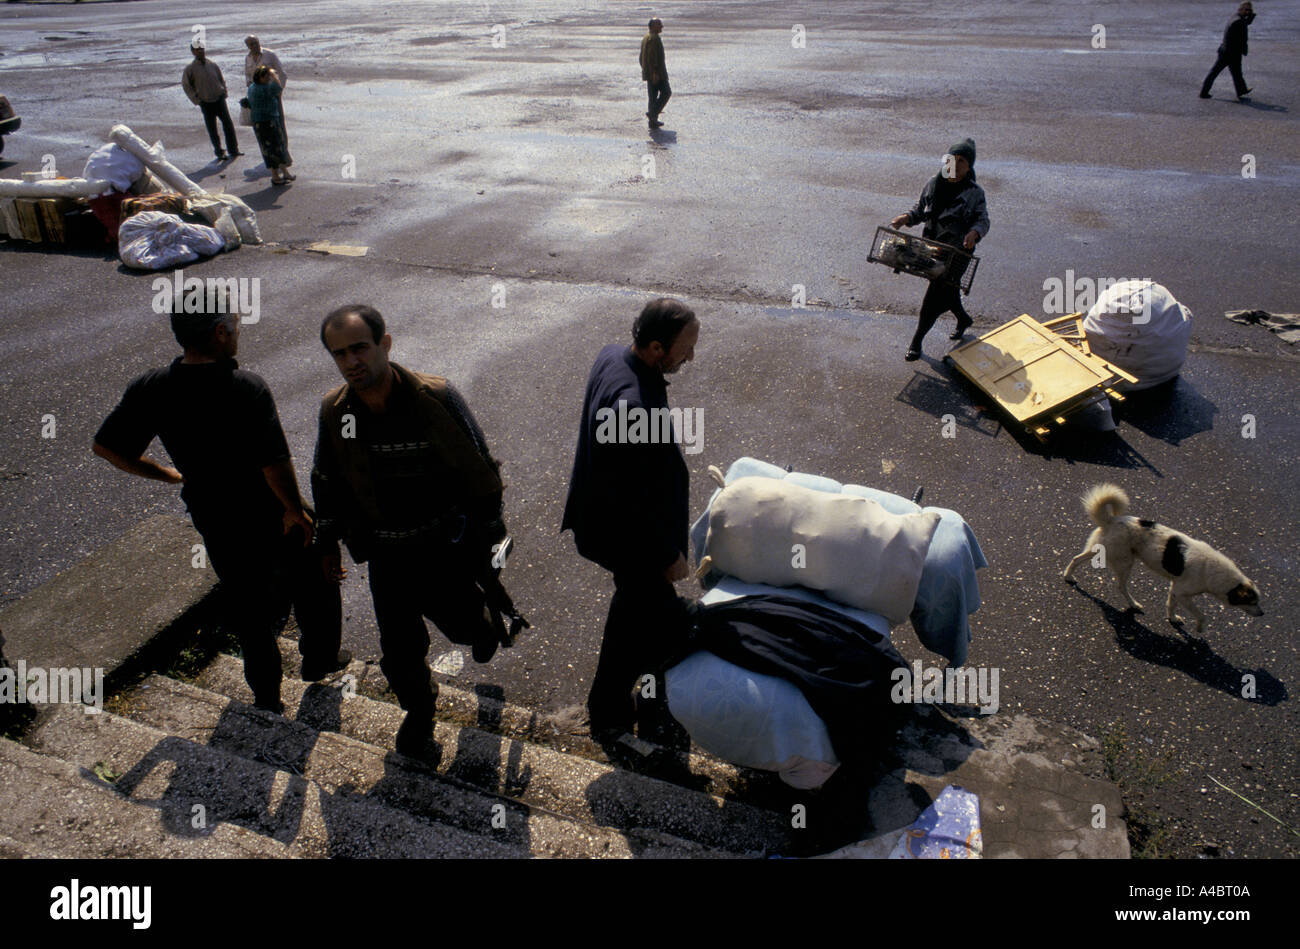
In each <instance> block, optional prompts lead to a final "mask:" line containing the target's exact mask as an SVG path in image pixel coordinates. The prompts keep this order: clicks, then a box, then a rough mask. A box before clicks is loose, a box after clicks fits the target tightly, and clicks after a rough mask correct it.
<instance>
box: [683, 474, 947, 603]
mask: <svg viewBox="0 0 1300 949" xmlns="http://www.w3.org/2000/svg"><path fill="white" fill-rule="evenodd" d="M938 526H939V514H938V513H937V512H934V511H930V512H926V513H920V514H905V515H898V514H890V513H889V512H888V511H886V510H885V509H884V508H883V507H882V506H881V505H880V504H879V503H877V502H875V501H872V500H869V499H867V498H863V497H856V496H854V495H847V494H832V493H830V492H826V491H814V490H812V489H811V488H805V487H803V486H802V485H797V484H792V483H791V482H789V481H778V480H776V479H774V478H756V477H750V478H740V479H738V480H736V481H733V482H732V483H731V484H729V485H727V486H726V487H725V488H723V490H722V491H721V492H720V493H719V494H718V496H717V497H716V498H714V500H713V505H712V507H710V509H709V534H708V539H707V541H706V543H705V549H706V551H707V553H708V557H709V558H710V559H711V561H712V566H713V567H714V568H715V569H717V570H720V571H722V572H723V573H726V574H730V575H731V576H733V577H738V578H740V579H741V580H746V581H748V582H750V583H767V584H771V585H773V586H781V587H788V586H796V585H797V586H804V587H809V588H811V589H813V590H821V591H823V592H824V593H825V594H826V595H827V596H829V597H830V598H831V599H833V600H836V601H838V602H840V603H846V604H848V605H849V606H856V607H859V608H860V609H864V610H870V611H871V612H873V613H879V614H880V615H882V616H884V617H885V618H886V619H887V620H888V621H889V623H890V625H891V626H897V625H900V624H901V623H903V622H905V621H906V620H907V618H908V614H910V613H911V612H912V607H913V605H914V604H915V602H916V593H917V589H918V587H919V585H920V582H921V570H922V567H923V566H924V565H925V554H926V551H927V550H929V548H930V540H931V539H932V538H933V537H934V532H935V530H936V529H937V528H938Z"/></svg>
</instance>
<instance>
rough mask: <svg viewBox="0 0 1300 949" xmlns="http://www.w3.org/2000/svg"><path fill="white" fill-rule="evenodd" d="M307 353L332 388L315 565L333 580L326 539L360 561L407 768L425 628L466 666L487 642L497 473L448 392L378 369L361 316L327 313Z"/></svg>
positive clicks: (324, 430)
mask: <svg viewBox="0 0 1300 949" xmlns="http://www.w3.org/2000/svg"><path fill="white" fill-rule="evenodd" d="M321 341H322V342H323V343H324V345H325V348H326V349H327V350H329V352H330V355H332V356H333V357H334V361H335V363H336V364H337V366H338V369H339V372H340V373H341V374H342V376H343V378H344V380H345V381H346V384H345V385H343V386H340V387H339V388H337V389H334V390H333V391H332V392H330V393H329V394H328V395H327V396H326V397H325V399H324V401H323V402H322V404H321V413H320V431H319V434H318V436H317V440H316V459H315V464H314V465H313V468H312V476H311V482H312V496H313V498H314V499H315V502H316V514H317V521H316V528H317V537H318V539H319V542H320V543H321V544H322V547H323V558H322V559H323V561H324V563H323V565H322V566H323V569H324V570H325V573H326V575H327V576H329V577H331V578H332V579H334V580H335V581H340V580H342V578H343V575H344V571H343V568H342V561H341V558H340V555H339V548H338V543H339V541H340V540H342V541H343V542H344V543H346V544H347V547H348V551H349V553H351V554H352V557H353V559H354V560H356V561H357V562H358V563H361V562H364V561H367V560H368V561H369V563H370V592H371V596H372V597H373V599H374V604H375V620H376V622H377V624H378V626H379V642H380V647H381V649H382V651H383V657H382V659H381V660H380V663H379V666H380V668H381V669H382V670H383V673H384V675H385V676H386V677H387V678H388V683H389V685H390V686H391V687H392V689H393V692H394V693H395V694H396V695H397V701H398V704H400V705H401V706H402V708H403V709H405V710H406V713H407V714H406V719H405V720H404V721H403V722H402V726H401V728H400V729H399V730H398V733H397V742H396V744H397V750H398V751H399V752H401V753H403V754H408V755H419V754H421V753H422V752H423V751H424V750H425V749H426V748H427V746H428V743H429V740H430V739H431V738H432V736H433V711H434V692H433V688H432V683H431V679H430V675H429V667H428V664H427V663H426V662H425V657H426V656H427V655H428V652H429V631H428V629H427V627H426V626H425V623H424V619H425V617H428V618H429V619H431V620H433V622H434V623H435V624H436V625H437V627H438V629H439V630H441V631H442V633H443V634H444V635H445V636H446V637H447V638H448V639H449V640H451V641H452V642H455V643H463V644H467V645H472V646H473V647H474V659H475V660H476V661H478V662H487V661H488V660H489V659H490V658H491V657H492V655H493V653H494V652H495V651H496V647H497V644H498V643H499V642H500V641H501V630H500V627H499V616H495V615H494V613H495V612H497V603H496V601H495V599H494V597H495V591H496V590H497V589H498V588H499V583H497V581H496V576H495V572H494V571H495V570H498V569H499V561H498V560H496V559H495V558H494V557H493V552H494V544H496V545H497V546H499V545H500V542H501V541H503V540H504V538H505V536H506V532H505V524H504V523H503V522H502V519H501V513H502V492H503V486H502V483H501V478H500V475H499V471H500V465H499V464H498V463H497V462H496V461H495V460H494V459H493V458H492V455H491V454H490V453H489V451H488V447H487V443H486V441H485V440H484V438H483V432H482V430H481V429H480V428H479V426H478V423H477V422H476V421H475V420H474V416H473V415H472V414H471V413H470V411H469V407H468V406H467V405H466V404H465V401H464V399H462V398H461V396H460V393H458V392H457V391H456V389H455V387H454V386H452V385H451V383H449V382H448V381H447V380H446V379H443V378H441V377H439V376H428V375H425V374H423V373H418V372H412V371H410V370H408V369H405V368H404V367H402V366H399V365H398V364H397V363H394V362H390V361H389V360H388V353H389V350H390V349H391V347H392V343H393V340H392V337H391V336H389V335H388V334H387V333H386V332H385V328H384V319H383V317H382V316H381V315H380V314H379V312H378V311H377V310H375V309H374V308H373V307H369V306H366V305H364V304H353V305H349V306H344V307H339V308H338V309H337V310H334V311H333V312H332V313H330V314H329V315H328V316H327V317H325V320H324V322H322V324H321Z"/></svg>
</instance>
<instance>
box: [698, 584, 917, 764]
mask: <svg viewBox="0 0 1300 949" xmlns="http://www.w3.org/2000/svg"><path fill="white" fill-rule="evenodd" d="M695 622H696V637H695V639H694V642H693V646H694V648H696V649H705V650H708V651H709V652H711V653H713V654H714V655H716V656H719V657H721V658H722V659H725V660H726V661H727V662H730V663H734V664H735V665H738V666H740V667H742V668H744V669H749V670H750V671H751V672H759V673H762V674H764V675H774V676H780V677H781V678H783V679H785V680H786V681H788V682H792V683H794V684H795V685H796V686H798V688H799V691H800V692H802V693H803V695H804V698H806V699H807V700H808V704H809V705H811V706H812V708H813V711H815V712H816V713H817V715H818V716H819V717H820V718H821V720H822V721H823V722H825V724H826V731H827V732H828V733H829V735H830V739H831V744H832V745H833V746H834V747H835V753H836V754H837V755H839V756H840V757H841V758H843V759H845V760H846V761H854V760H858V761H861V760H871V758H872V757H873V756H874V755H876V754H877V753H878V751H879V750H880V748H881V747H882V746H888V744H889V742H890V740H891V739H892V738H893V735H894V728H893V725H894V724H895V723H896V721H897V714H898V712H899V710H900V707H899V706H897V705H895V704H894V703H893V701H892V699H891V696H890V689H891V684H892V682H893V681H894V680H893V673H894V670H895V669H899V668H906V665H907V664H906V663H905V662H904V661H903V657H902V656H900V655H899V654H898V651H897V650H895V649H894V647H893V646H892V645H890V642H889V640H888V639H887V638H886V637H884V636H882V635H881V634H880V633H877V632H876V631H875V630H873V629H871V628H870V627H868V626H866V625H865V624H863V623H859V622H857V621H855V620H852V619H850V618H849V617H847V616H845V615H844V614H843V613H840V612H839V611H838V610H833V609H831V608H829V607H826V606H822V605H821V604H820V603H808V602H805V601H803V600H794V599H790V598H788V597H783V596H776V595H759V596H746V597H742V598H740V599H739V600H732V601H730V602H727V603H716V604H713V605H712V606H702V607H700V608H699V610H698V612H697V613H696V616H695Z"/></svg>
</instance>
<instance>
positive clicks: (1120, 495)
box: [1083, 484, 1128, 527]
mask: <svg viewBox="0 0 1300 949" xmlns="http://www.w3.org/2000/svg"><path fill="white" fill-rule="evenodd" d="M1083 509H1084V510H1085V511H1087V512H1088V516H1089V517H1090V518H1092V522H1093V523H1094V524H1096V525H1097V526H1098V527H1105V526H1106V525H1107V524H1109V523H1110V522H1111V521H1113V520H1114V519H1115V518H1117V517H1120V516H1121V515H1123V513H1124V512H1125V511H1127V510H1128V495H1127V494H1125V493H1124V489H1123V488H1121V487H1119V486H1118V485H1114V484H1099V485H1095V486H1094V487H1093V488H1092V489H1091V490H1089V491H1088V493H1087V494H1085V495H1084V496H1083Z"/></svg>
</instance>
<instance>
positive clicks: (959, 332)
mask: <svg viewBox="0 0 1300 949" xmlns="http://www.w3.org/2000/svg"><path fill="white" fill-rule="evenodd" d="M974 322H975V321H974V320H972V319H965V320H958V321H957V328H956V329H955V330H953V332H951V333H949V334H948V338H949V339H961V338H962V337H963V336H965V335H966V331H967V330H968V329H970V328H971V326H972V325H973V324H974Z"/></svg>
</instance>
